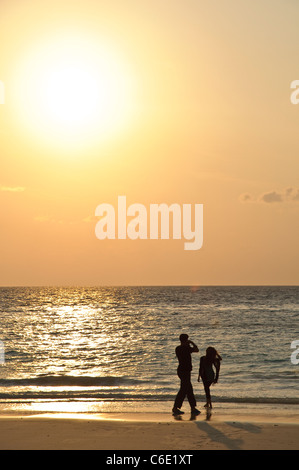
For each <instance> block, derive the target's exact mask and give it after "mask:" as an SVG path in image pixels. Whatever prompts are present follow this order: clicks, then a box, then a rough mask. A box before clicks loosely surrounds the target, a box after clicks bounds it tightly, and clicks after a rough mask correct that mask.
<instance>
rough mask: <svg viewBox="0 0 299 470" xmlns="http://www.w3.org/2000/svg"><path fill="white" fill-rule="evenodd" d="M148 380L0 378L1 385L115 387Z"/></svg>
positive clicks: (81, 377)
mask: <svg viewBox="0 0 299 470" xmlns="http://www.w3.org/2000/svg"><path fill="white" fill-rule="evenodd" d="M147 382H148V380H137V379H132V378H130V377H113V376H105V377H93V376H73V375H52V376H51V375H46V376H38V377H28V378H22V379H0V387H30V386H39V387H41V386H42V387H63V386H66V387H76V386H78V387H101V386H102V387H103V386H107V387H109V386H110V387H113V386H121V385H127V386H130V385H138V384H142V383H147Z"/></svg>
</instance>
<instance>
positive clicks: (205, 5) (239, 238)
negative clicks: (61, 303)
mask: <svg viewBox="0 0 299 470" xmlns="http://www.w3.org/2000/svg"><path fill="white" fill-rule="evenodd" d="M298 15H299V4H298V2H297V1H295V0H259V1H255V0H227V1H225V2H223V1H220V0H218V1H213V0H209V1H208V2H207V1H201V0H196V1H195V0H194V1H193V0H186V1H184V2H182V1H179V0H163V1H161V0H159V1H158V0H148V1H144V0H125V1H124V0H111V1H109V2H101V1H96V0H94V1H91V0H84V1H83V0H81V1H79V0H75V1H74V0H72V1H65V0H59V1H55V0H54V1H53V0H52V1H48V0H40V1H37V0H36V1H26V0H22V1H21V0H19V1H17V0H9V1H8V0H7V1H5V0H4V1H3V0H2V1H1V3H0V43H1V49H0V80H1V82H2V83H3V84H4V86H5V103H4V104H1V105H0V158H1V166H0V206H1V231H0V243H1V246H0V250H1V251H0V260H1V261H0V263H1V265H0V285H3V286H6V285H111V284H115V285H120V284H122V285H124V284H129V285H135V284H150V285H155V284H164V285H171V284H181V285H183V284H188V285H191V284H195V285H201V284H222V285H225V284H226V285H228V284H235V285H237V284H257V285H258V284H298V281H299V268H298V266H299V256H298V254H299V249H298V240H299V217H298V216H299V178H298V175H299V165H298V161H299V138H298V135H299V104H298V105H294V104H292V103H291V100H290V96H291V92H292V90H291V89H290V84H291V82H292V81H293V80H296V79H297V80H299V65H298V52H299V51H298V47H299V46H298V44H299V29H298ZM72 76H73V77H74V80H72ZM47 80H50V82H49V81H48V82H47ZM49 83H50V85H49ZM66 83H67V86H66V87H65V84H66ZM47 86H48V88H47ZM72 86H74V88H72ZM55 87H56V88H55ZM93 87H94V88H93ZM54 92H55V93H54ZM47 93H48V94H47ZM59 93H60V94H59ZM96 93H98V94H97V95H96V96H97V99H98V101H97V99H96V97H95V94H96ZM101 100H102V101H101ZM86 103H87V104H88V105H89V106H90V107H86ZM98 103H102V104H101V105H99V104H98ZM93 106H94V108H95V109H93ZM121 195H125V196H126V197H127V203H128V205H130V204H133V203H140V204H143V205H144V206H145V207H147V208H148V207H149V205H150V204H154V203H158V204H159V203H166V204H169V205H170V204H172V203H177V204H179V205H183V204H192V205H194V204H203V207H204V229H203V238H204V242H203V247H202V248H201V249H200V250H198V251H186V250H184V248H183V246H184V242H183V240H149V239H148V240H128V239H127V240H117V239H116V240H98V239H97V238H96V236H95V226H96V222H97V220H98V218H97V217H95V210H96V207H97V206H98V205H99V204H101V203H110V204H112V205H113V206H114V207H115V209H117V198H118V196H121Z"/></svg>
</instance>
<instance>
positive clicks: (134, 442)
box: [0, 411, 299, 456]
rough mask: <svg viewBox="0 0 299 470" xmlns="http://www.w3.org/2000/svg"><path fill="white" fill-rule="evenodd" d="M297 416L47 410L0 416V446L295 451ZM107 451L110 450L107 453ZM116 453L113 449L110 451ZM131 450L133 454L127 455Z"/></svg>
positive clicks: (298, 442)
mask: <svg viewBox="0 0 299 470" xmlns="http://www.w3.org/2000/svg"><path fill="white" fill-rule="evenodd" d="M298 447H299V419H298V415H295V416H293V417H290V416H286V415H285V414H283V413H281V414H280V413H277V414H276V415H274V416H273V415H272V416H271V415H267V414H266V413H265V414H257V413H256V414H249V413H247V414H241V413H235V414H234V413H231V414H226V415H223V416H222V417H221V416H217V417H216V418H214V417H212V419H207V414H206V413H205V411H202V413H201V415H200V416H198V417H196V418H195V419H194V420H190V414H188V413H186V414H185V415H184V416H183V417H182V418H181V419H180V420H176V419H174V417H172V416H171V414H170V413H103V414H98V415H96V414H90V415H89V414H85V415H84V416H82V414H81V415H80V413H77V414H76V413H74V414H71V413H53V414H40V415H26V414H23V415H21V414H19V415H14V414H11V415H9V414H7V415H2V416H0V449H1V450H106V451H125V450H132V451H138V450H147V451H159V450H160V451H176V450H177V451H193V452H196V451H201V450H298ZM111 455H112V456H113V454H111ZM116 455H117V454H116ZM132 455H135V454H132Z"/></svg>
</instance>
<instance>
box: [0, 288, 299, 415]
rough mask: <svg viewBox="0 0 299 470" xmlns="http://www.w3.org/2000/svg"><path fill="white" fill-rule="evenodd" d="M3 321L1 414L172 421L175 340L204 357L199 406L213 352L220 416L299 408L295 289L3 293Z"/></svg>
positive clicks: (194, 376)
mask: <svg viewBox="0 0 299 470" xmlns="http://www.w3.org/2000/svg"><path fill="white" fill-rule="evenodd" d="M0 312H1V313H0V325H1V327H0V340H1V345H2V353H3V354H2V364H1V366H0V407H1V409H2V410H4V411H15V412H17V411H18V410H22V411H23V412H28V413H31V412H35V413H37V412H57V411H59V412H82V413H85V412H86V413H101V412H105V411H126V410H134V411H140V410H154V411H171V407H172V404H173V401H174V398H175V395H176V393H177V391H178V388H179V379H178V377H177V374H176V369H177V358H176V356H175V348H176V346H177V345H178V344H179V335H180V334H181V333H187V334H188V335H189V336H190V339H191V340H192V341H194V342H195V343H196V344H197V346H198V348H199V353H197V354H196V353H194V354H192V359H193V371H192V382H193V388H194V393H195V396H196V399H197V402H198V407H199V408H202V406H203V405H204V403H205V396H204V391H203V386H202V383H198V382H197V374H198V367H199V360H200V357H201V356H202V355H204V354H205V350H206V348H207V347H208V346H214V347H215V348H216V349H217V350H218V352H219V353H220V355H221V356H222V363H221V370H220V379H219V383H218V384H217V385H215V386H213V387H212V389H211V391H212V400H213V403H214V408H215V409H216V410H217V409H224V408H227V407H229V408H230V409H232V408H237V407H238V406H243V407H244V406H245V407H246V406H254V407H255V406H260V405H263V406H264V407H266V408H267V406H268V407H270V408H273V407H274V408H281V407H286V408H287V409H288V410H292V409H294V410H295V409H297V410H298V407H299V364H296V363H294V361H292V360H291V354H292V352H293V350H292V348H291V343H292V342H293V341H295V340H299V287H296V286H292V287H276V286H273V287H261V286H260V287H252V286H249V287H243V286H242V287H226V286H225V287H213V286H199V287H187V286H181V287H180V286H173V287H172V286H170V287H168V286H166V287H7V288H5V287H2V288H0ZM217 407H218V408H217ZM184 408H185V410H187V409H188V403H187V401H186V403H185V404H184ZM266 408H265V409H266Z"/></svg>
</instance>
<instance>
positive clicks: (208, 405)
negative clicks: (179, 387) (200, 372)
mask: <svg viewBox="0 0 299 470" xmlns="http://www.w3.org/2000/svg"><path fill="white" fill-rule="evenodd" d="M212 383H213V382H204V383H203V385H204V389H205V394H206V399H207V403H206V404H205V407H206V408H212V401H211V392H210V386H211V385H212Z"/></svg>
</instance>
